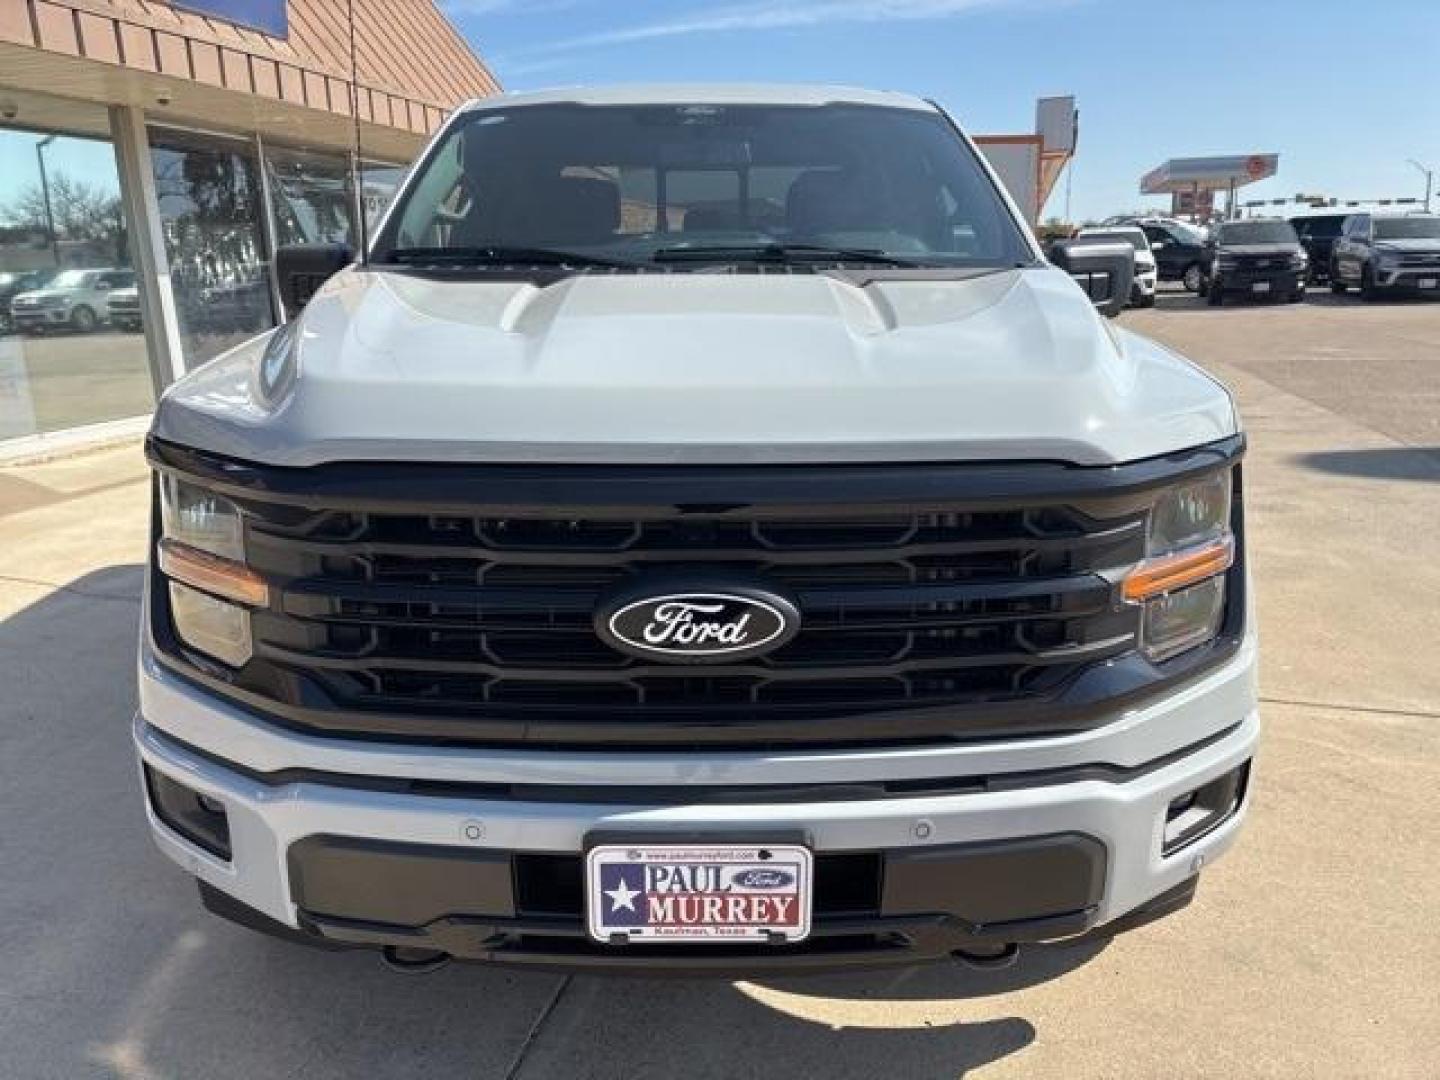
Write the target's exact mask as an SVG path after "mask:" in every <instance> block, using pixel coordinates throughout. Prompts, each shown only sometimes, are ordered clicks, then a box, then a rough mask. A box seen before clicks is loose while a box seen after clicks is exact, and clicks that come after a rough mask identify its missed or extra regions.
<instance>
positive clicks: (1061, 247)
mask: <svg viewBox="0 0 1440 1080" xmlns="http://www.w3.org/2000/svg"><path fill="white" fill-rule="evenodd" d="M1050 261H1051V262H1052V263H1054V264H1055V265H1056V266H1058V267H1059V268H1060V269H1061V270H1064V271H1065V272H1066V273H1067V274H1069V275H1070V276H1071V277H1072V278H1074V279H1075V282H1076V284H1078V285H1079V286H1080V288H1082V289H1084V290H1085V294H1086V295H1087V296H1089V297H1090V300H1091V302H1092V303H1093V304H1094V305H1095V307H1096V309H1097V310H1099V312H1100V313H1101V314H1102V315H1104V316H1105V317H1106V318H1108V319H1113V318H1114V317H1115V316H1116V315H1119V314H1120V312H1122V311H1124V310H1125V304H1126V302H1127V301H1128V300H1129V299H1130V287H1131V286H1132V285H1133V284H1134V282H1135V249H1134V248H1132V247H1131V246H1130V245H1129V244H1126V243H1112V242H1110V241H1099V242H1097V241H1094V240H1091V241H1089V242H1087V241H1085V240H1083V239H1082V240H1059V241H1057V242H1055V243H1054V244H1051V245H1050Z"/></svg>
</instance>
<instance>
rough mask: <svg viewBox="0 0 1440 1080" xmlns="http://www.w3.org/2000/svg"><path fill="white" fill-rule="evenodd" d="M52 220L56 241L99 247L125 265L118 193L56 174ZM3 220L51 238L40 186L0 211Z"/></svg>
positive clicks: (28, 190) (51, 185)
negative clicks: (82, 243) (90, 243)
mask: <svg viewBox="0 0 1440 1080" xmlns="http://www.w3.org/2000/svg"><path fill="white" fill-rule="evenodd" d="M49 217H50V218H53V219H54V222H55V239H57V240H69V241H90V242H92V243H97V244H100V245H102V246H103V247H104V248H105V249H106V250H107V251H110V252H113V254H114V258H115V260H116V261H117V262H123V261H124V254H125V249H124V248H125V222H124V218H123V217H122V215H121V212H120V196H118V195H116V194H115V193H113V192H111V191H108V190H106V189H105V188H103V187H101V186H100V185H98V184H90V183H86V182H85V181H84V180H77V179H75V178H74V177H71V176H70V175H69V174H67V173H63V172H57V173H56V174H55V175H54V176H52V177H51V178H50V207H49ZM0 218H3V219H8V220H9V222H10V225H11V226H12V227H13V228H16V229H20V230H25V231H28V232H30V233H38V234H40V235H42V236H45V235H48V232H49V223H48V219H47V215H46V206H45V192H44V190H43V189H42V188H41V186H40V185H39V184H38V183H35V184H31V185H29V186H28V187H26V188H25V189H23V190H22V191H21V192H20V194H19V195H17V196H16V197H15V198H14V199H13V200H12V201H11V202H10V203H9V204H8V205H7V206H5V207H3V208H0Z"/></svg>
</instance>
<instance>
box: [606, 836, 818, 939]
mask: <svg viewBox="0 0 1440 1080" xmlns="http://www.w3.org/2000/svg"><path fill="white" fill-rule="evenodd" d="M812 864H813V860H812V858H811V854H810V851H809V849H808V848H804V847H800V846H798V845H794V844H772V845H769V846H758V845H746V846H736V845H729V844H677V845H675V846H673V847H665V846H657V845H653V844H638V845H629V844H605V845H600V846H597V847H593V848H591V849H590V851H589V853H588V854H587V855H586V858H585V900H586V922H587V924H588V929H589V932H590V936H591V937H592V938H594V939H595V940H596V941H605V942H611V941H616V940H622V941H627V942H635V941H649V942H666V941H673V942H681V941H722V942H723V941H774V942H782V941H803V940H804V939H805V938H806V937H807V936H808V935H809V933H810V906H811V888H810V883H811V878H812V873H811V871H812Z"/></svg>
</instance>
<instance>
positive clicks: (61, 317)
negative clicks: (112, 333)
mask: <svg viewBox="0 0 1440 1080" xmlns="http://www.w3.org/2000/svg"><path fill="white" fill-rule="evenodd" d="M134 284H135V271H133V270H108V269H101V270H62V271H61V272H60V273H58V274H56V275H55V276H54V277H53V278H51V279H50V280H49V281H48V282H47V283H46V284H45V287H44V288H41V289H35V290H33V291H31V292H23V293H21V294H20V295H18V296H17V297H15V299H13V300H11V301H10V319H11V321H12V322H13V323H14V324H15V329H17V330H19V331H21V332H22V333H30V334H39V333H44V332H45V331H47V330H74V331H76V332H77V333H81V334H85V333H89V332H90V331H91V330H94V329H95V328H96V327H97V326H99V325H100V324H101V323H102V322H105V321H107V320H108V319H109V315H110V308H109V299H110V294H111V293H112V292H113V291H115V290H116V289H128V288H130V287H131V286H133V285H134Z"/></svg>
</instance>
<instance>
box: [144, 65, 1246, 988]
mask: <svg viewBox="0 0 1440 1080" xmlns="http://www.w3.org/2000/svg"><path fill="white" fill-rule="evenodd" d="M1089 247H1090V251H1091V254H1090V255H1088V256H1087V254H1086V250H1085V245H1077V246H1076V247H1075V248H1074V249H1073V250H1071V249H1061V250H1062V254H1065V258H1064V259H1063V261H1064V262H1065V264H1066V266H1065V269H1063V270H1062V269H1060V268H1059V267H1057V266H1051V265H1049V264H1047V263H1046V262H1045V261H1044V260H1043V259H1042V258H1041V257H1040V251H1039V249H1038V248H1037V247H1036V245H1035V241H1034V240H1033V238H1032V237H1031V235H1030V233H1029V231H1028V230H1027V228H1026V226H1025V222H1024V220H1023V219H1022V218H1021V217H1020V216H1019V215H1018V214H1017V213H1016V212H1015V211H1014V209H1013V207H1012V205H1011V204H1010V202H1009V201H1008V199H1007V198H1006V197H1005V196H1004V195H1003V194H1002V192H1001V189H1000V187H999V183H998V180H997V178H996V176H995V174H994V173H993V172H992V171H990V170H989V169H988V168H987V166H986V165H985V163H984V160H983V159H982V158H981V157H980V156H979V154H978V153H977V152H976V150H975V148H974V146H973V144H972V143H971V142H970V141H969V140H968V139H966V138H965V136H963V135H962V134H961V133H960V131H959V129H958V128H957V127H956V126H955V125H954V123H953V122H952V121H951V119H950V118H949V117H948V116H947V115H946V114H945V113H943V112H942V111H940V110H939V109H938V108H937V107H936V106H934V105H933V104H929V103H927V102H925V101H922V100H920V99H918V98H912V97H909V96H906V95H899V94H886V93H871V92H867V91H858V90H849V89H839V88H833V87H817V88H803V87H793V86H786V87H766V86H744V87H685V88H675V87H662V88H656V89H654V90H646V89H636V88H606V89H600V90H594V91H584V90H573V89H567V90H560V91H554V92H549V93H535V94H522V95H506V96H499V97H493V98H487V99H484V100H482V101H477V102H473V103H471V104H469V105H467V106H463V107H461V108H459V109H457V110H456V111H455V112H454V113H452V115H451V116H450V117H449V119H448V120H447V121H446V123H445V124H444V126H443V128H442V129H441V130H440V131H439V132H438V133H437V134H436V136H435V137H434V139H433V140H432V142H431V144H430V146H429V148H428V149H427V150H425V152H424V153H423V155H422V157H421V158H420V160H419V161H418V162H417V164H416V166H415V167H414V169H413V171H412V172H411V174H410V175H409V177H408V179H407V180H406V181H405V183H404V184H403V185H402V187H401V190H400V191H399V192H398V194H397V197H396V199H395V201H394V203H393V205H392V207H391V208H390V209H389V210H388V211H387V213H386V215H385V217H384V220H383V222H382V223H381V224H380V226H379V227H378V229H377V232H376V236H375V238H374V240H373V243H372V245H371V248H370V251H369V253H368V258H367V259H366V260H364V261H362V262H361V263H360V264H359V265H353V264H352V263H351V260H352V256H351V254H350V253H349V252H347V251H345V250H344V249H341V248H337V247H312V248H285V249H281V250H280V251H279V252H278V253H277V259H276V265H277V281H278V282H279V283H280V286H281V291H282V295H283V297H284V299H285V300H286V302H287V305H288V307H289V309H290V312H291V318H290V321H288V322H287V323H285V325H284V326H282V327H281V328H280V329H278V330H274V331H271V332H267V333H265V334H262V335H260V336H259V337H257V338H255V339H253V340H252V341H249V342H247V343H245V344H242V345H240V346H239V347H237V348H235V349H233V350H231V351H230V352H228V353H226V354H223V355H221V356H220V357H218V358H217V359H215V360H213V361H212V362H210V363H208V364H206V365H204V366H203V367H200V368H198V369H197V370H195V371H193V372H191V373H190V374H189V375H188V376H186V377H185V378H183V379H181V380H180V381H179V382H178V383H176V384H175V385H174V386H173V387H171V389H170V390H169V392H167V393H166V394H165V395H164V398H163V400H162V401H161V402H160V405H159V408H158V411H157V414H156V417H155V421H154V426H153V428H152V431H151V434H150V437H149V440H148V444H147V450H148V455H149V459H150V461H151V463H152V464H153V466H154V469H155V483H154V491H155V500H156V506H155V514H154V521H155V535H154V538H153V539H154V542H153V544H152V546H151V557H150V565H149V573H148V581H147V589H146V609H145V613H144V617H143V627H144V629H143V631H142V641H141V645H140V706H139V712H138V715H137V716H136V718H135V724H134V738H135V743H136V745H137V747H138V750H139V755H140V759H141V762H142V770H141V773H142V776H143V779H144V788H145V803H146V807H147V812H148V815H149V820H150V824H151V827H152V828H153V831H154V835H155V838H156V840H157V842H158V843H159V845H160V847H161V848H162V849H163V850H164V851H165V853H166V854H168V855H169V856H170V857H171V858H173V859H175V860H176V861H177V862H179V863H180V864H181V865H182V866H184V867H185V868H186V869H187V870H189V871H190V872H191V873H192V874H194V875H195V876H196V877H198V878H199V880H200V883H201V885H200V888H201V895H202V897H203V899H204V902H205V903H206V904H207V905H208V906H209V907H210V908H211V909H212V910H214V911H216V912H218V913H220V914H223V915H226V916H228V917H230V918H233V919H236V920H238V921H240V922H242V923H245V924H246V925H249V926H252V927H255V928H259V929H264V930H267V931H270V932H272V933H276V934H279V935H282V936H286V937H289V938H291V939H293V940H297V941H304V942H309V943H312V944H322V945H324V944H328V945H341V946H347V945H348V946H353V947H371V948H381V949H383V950H384V952H385V955H386V956H387V957H388V958H389V960H390V962H391V963H392V964H399V965H402V966H411V967H428V966H433V965H436V964H439V963H441V962H443V961H444V960H445V959H446V958H447V957H461V958H466V959H478V960H491V961H498V962H505V963H510V964H516V965H530V966H536V967H547V968H549V967H561V968H574V969H583V970H596V971H606V970H608V971H636V970H644V969H654V968H664V969H671V970H681V971H692V972H708V973H718V972H737V971H750V972H754V971H757V970H759V971H770V972H779V971H804V970H815V969H819V968H826V967H854V966H868V965H874V964H880V963H910V962H914V961H919V960H927V959H935V958H941V957H947V956H951V955H958V956H959V957H960V958H962V959H963V960H964V961H966V962H968V963H976V964H982V965H983V964H1003V963H1005V962H1007V961H1008V960H1009V959H1010V958H1012V957H1013V956H1014V954H1015V951H1016V949H1017V948H1018V945H1019V943H1021V942H1029V941H1047V940H1053V939H1061V938H1072V937H1074V936H1077V935H1081V934H1086V933H1094V934H1098V935H1109V934H1113V933H1115V932H1117V931H1119V930H1121V929H1126V928H1129V927H1133V926H1136V925H1138V924H1140V923H1142V922H1145V921H1147V920H1150V919H1154V918H1156V917H1158V916H1160V915H1162V914H1165V913H1168V912H1171V911H1174V910H1176V909H1177V908H1179V907H1182V906H1184V904H1185V903H1187V902H1188V900H1189V899H1190V897H1191V896H1192V895H1193V892H1194V889H1195V885H1196V881H1197V879H1198V876H1199V872H1200V870H1201V868H1202V867H1208V866H1210V865H1211V863H1212V862H1213V861H1214V860H1215V858H1216V857H1217V856H1218V855H1220V854H1221V852H1223V851H1224V850H1225V849H1226V848H1227V847H1229V846H1230V844H1231V843H1232V841H1233V840H1234V839H1235V837H1236V834H1237V831H1238V829H1239V828H1240V825H1241V821H1242V819H1243V817H1244V816H1245V813H1246V807H1247V804H1248V794H1247V792H1248V789H1249V784H1248V781H1249V776H1250V762H1251V757H1252V754H1253V753H1254V750H1255V745H1256V739H1257V734H1258V723H1259V721H1258V714H1257V698H1256V689H1255V652H1256V646H1255V634H1254V620H1253V617H1252V614H1251V611H1250V602H1249V600H1248V595H1249V589H1248V585H1247V575H1246V554H1245V547H1244V527H1243V515H1242V508H1241V496H1242V491H1243V488H1244V481H1243V472H1242V465H1241V460H1242V457H1243V454H1244V448H1245V441H1244V436H1243V434H1242V432H1241V429H1240V426H1239V421H1238V419H1237V417H1236V412H1235V406H1234V402H1233V401H1232V400H1231V398H1230V396H1229V394H1227V393H1226V391H1225V390H1224V388H1223V387H1221V386H1220V385H1219V384H1218V383H1217V382H1216V381H1215V380H1214V379H1213V378H1211V377H1210V376H1208V375H1207V374H1205V373H1204V372H1202V371H1200V370H1199V369H1197V368H1195V367H1193V366H1191V365H1190V364H1189V363H1187V362H1186V361H1184V360H1182V359H1180V358H1179V357H1177V356H1176V355H1175V354H1174V353H1173V352H1171V351H1170V350H1168V349H1165V348H1162V347H1160V346H1159V345H1156V344H1154V343H1152V342H1150V341H1148V340H1146V339H1145V338H1143V337H1140V336H1137V335H1135V334H1133V333H1129V332H1127V331H1126V330H1124V329H1120V328H1116V327H1113V326H1111V325H1110V324H1109V323H1107V322H1106V320H1105V319H1103V318H1102V317H1101V316H1100V315H1099V313H1098V312H1097V311H1096V309H1095V306H1094V305H1093V304H1092V302H1091V298H1090V297H1087V295H1086V293H1085V292H1083V291H1082V290H1081V289H1080V288H1078V287H1077V285H1076V284H1075V281H1074V280H1072V275H1073V276H1075V277H1082V276H1083V277H1085V278H1086V279H1087V280H1089V281H1090V282H1091V286H1089V287H1095V288H1108V289H1109V292H1108V293H1107V294H1105V295H1104V296H1103V298H1102V297H1100V296H1096V297H1095V299H1097V300H1100V299H1103V302H1105V303H1106V304H1107V305H1113V304H1114V302H1115V301H1117V300H1119V301H1122V302H1123V299H1124V297H1125V295H1126V293H1127V292H1128V289H1129V286H1130V272H1129V271H1130V265H1131V260H1130V258H1129V256H1128V252H1127V253H1125V254H1124V256H1123V258H1120V259H1117V258H1116V256H1115V254H1114V253H1113V249H1114V248H1115V247H1116V245H1108V246H1107V245H1089ZM1057 257H1058V256H1057ZM1087 259H1093V260H1095V261H1094V262H1093V263H1090V264H1087ZM1106 268H1108V270H1107V269H1106ZM1092 271H1103V272H1099V273H1095V272H1092ZM327 275H332V276H329V277H328V280H326V277H327ZM1107 281H1108V282H1109V283H1110V284H1109V285H1108V286H1105V285H1104V283H1105V282H1107ZM317 282H323V284H321V285H320V286H319V289H318V291H314V290H315V288H316V285H317ZM1097 282H1098V283H1100V284H1098V285H1097V284H1096V283H1097ZM312 293H313V295H312ZM302 303H303V305H304V306H303V309H300V308H299V306H300V305H301V304H302ZM297 309H299V310H297Z"/></svg>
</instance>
